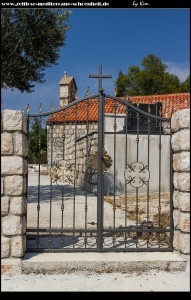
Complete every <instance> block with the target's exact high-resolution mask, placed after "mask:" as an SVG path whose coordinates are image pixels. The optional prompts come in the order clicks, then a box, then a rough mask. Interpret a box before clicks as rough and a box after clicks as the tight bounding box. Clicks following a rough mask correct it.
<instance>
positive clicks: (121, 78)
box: [115, 54, 181, 97]
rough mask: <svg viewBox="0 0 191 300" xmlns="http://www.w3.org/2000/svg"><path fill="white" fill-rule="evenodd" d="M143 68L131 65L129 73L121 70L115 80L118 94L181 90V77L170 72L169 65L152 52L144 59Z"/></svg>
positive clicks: (159, 92) (164, 92)
mask: <svg viewBox="0 0 191 300" xmlns="http://www.w3.org/2000/svg"><path fill="white" fill-rule="evenodd" d="M141 65H142V69H140V68H139V67H137V66H130V67H129V69H128V72H127V74H124V73H123V72H122V71H120V72H119V75H118V78H117V80H116V81H115V85H116V90H117V96H118V97H120V96H125V95H126V94H128V95H129V96H136V95H156V94H167V93H177V92H181V83H180V80H179V78H178V77H177V76H176V75H174V74H170V73H168V72H167V71H166V70H167V65H165V64H163V63H162V61H161V60H160V58H158V57H157V56H155V55H153V54H150V55H148V56H146V57H145V58H144V59H143V60H142V63H141Z"/></svg>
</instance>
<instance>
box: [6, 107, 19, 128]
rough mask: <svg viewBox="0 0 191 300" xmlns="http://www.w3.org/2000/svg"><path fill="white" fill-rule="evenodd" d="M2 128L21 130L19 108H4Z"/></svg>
mask: <svg viewBox="0 0 191 300" xmlns="http://www.w3.org/2000/svg"><path fill="white" fill-rule="evenodd" d="M2 117H3V130H11V131H16V130H19V131H22V128H23V114H22V111H21V110H11V109H5V110H4V111H3V112H2Z"/></svg>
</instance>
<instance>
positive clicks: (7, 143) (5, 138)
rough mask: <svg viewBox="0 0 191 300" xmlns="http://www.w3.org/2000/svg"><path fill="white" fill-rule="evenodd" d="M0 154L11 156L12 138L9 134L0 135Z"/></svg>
mask: <svg viewBox="0 0 191 300" xmlns="http://www.w3.org/2000/svg"><path fill="white" fill-rule="evenodd" d="M1 154H6V155H12V154H13V138H12V134H11V133H8V132H4V133H2V134H1Z"/></svg>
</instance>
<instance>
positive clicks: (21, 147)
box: [14, 132, 28, 156]
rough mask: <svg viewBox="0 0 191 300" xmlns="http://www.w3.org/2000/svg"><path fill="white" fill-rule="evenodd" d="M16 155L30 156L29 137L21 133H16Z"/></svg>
mask: <svg viewBox="0 0 191 300" xmlns="http://www.w3.org/2000/svg"><path fill="white" fill-rule="evenodd" d="M14 153H15V154H16V155H20V156H27V155H28V141H27V137H26V135H25V134H23V133H21V132H15V133H14Z"/></svg>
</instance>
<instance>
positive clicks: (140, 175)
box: [125, 162, 150, 188]
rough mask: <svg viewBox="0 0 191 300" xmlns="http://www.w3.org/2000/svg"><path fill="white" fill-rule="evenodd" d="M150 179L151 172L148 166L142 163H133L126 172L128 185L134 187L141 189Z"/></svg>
mask: <svg viewBox="0 0 191 300" xmlns="http://www.w3.org/2000/svg"><path fill="white" fill-rule="evenodd" d="M149 178H150V172H149V170H148V169H147V166H144V164H143V163H141V162H132V163H131V164H130V165H128V167H127V169H126V170H125V179H126V180H127V184H130V185H131V186H132V187H135V188H140V187H142V186H143V185H144V184H145V185H146V184H147V182H148V180H149Z"/></svg>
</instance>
